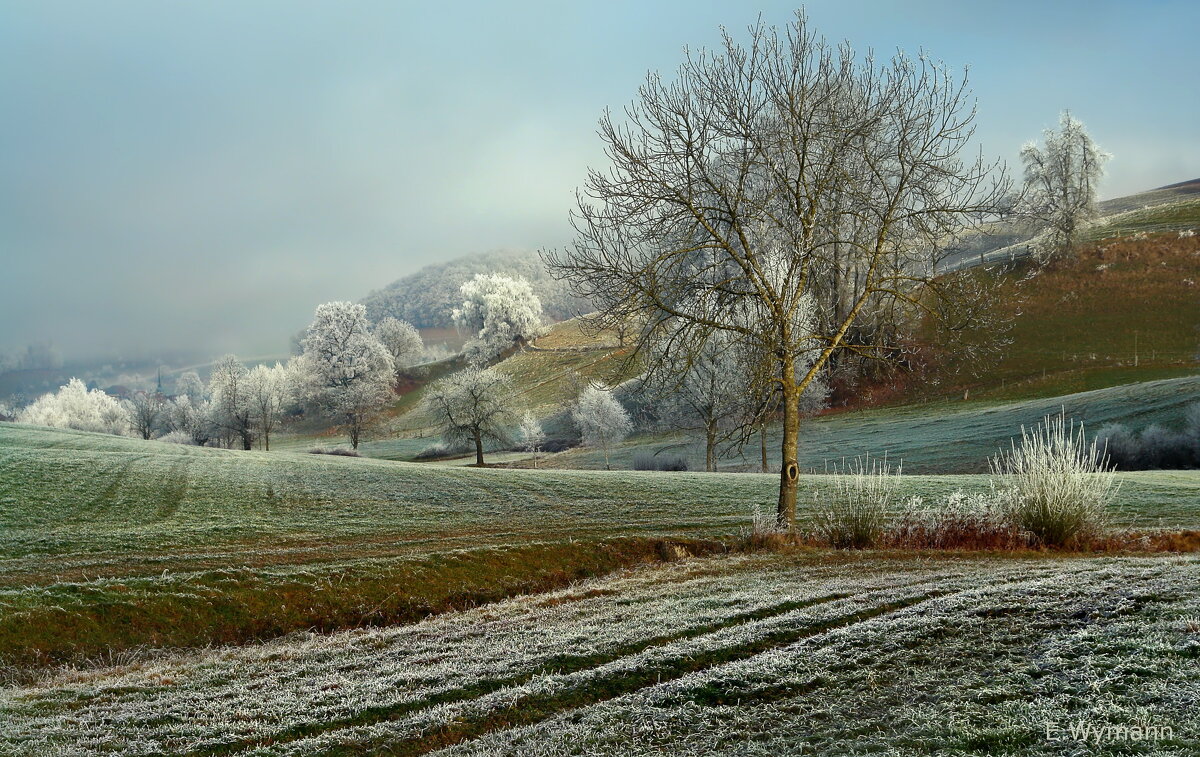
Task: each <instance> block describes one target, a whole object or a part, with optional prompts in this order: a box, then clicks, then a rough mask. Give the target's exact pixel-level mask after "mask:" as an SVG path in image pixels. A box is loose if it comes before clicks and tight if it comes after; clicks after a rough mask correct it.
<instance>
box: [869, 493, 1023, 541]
mask: <svg viewBox="0 0 1200 757" xmlns="http://www.w3.org/2000/svg"><path fill="white" fill-rule="evenodd" d="M1002 501H1003V500H1002V499H1001V498H998V497H996V496H993V495H991V494H988V493H985V492H976V493H971V494H967V493H965V492H963V491H962V490H961V489H959V490H956V491H954V492H952V493H950V494H949V495H948V496H946V497H945V498H943V499H940V500H937V501H935V502H926V501H925V499H924V498H922V497H912V498H911V499H909V500H908V501H907V502H906V503H905V505H904V509H903V510H902V511H901V513H900V515H899V516H898V517H897V518H896V520H895V521H894V522H893V523H892V525H891V527H890V528H889V529H888V531H887V534H886V536H885V537H884V542H885V543H886V544H887V546H889V547H899V548H902V549H1013V548H1016V547H1021V546H1024V535H1023V534H1022V532H1021V530H1020V529H1019V528H1017V527H1015V526H1014V525H1013V523H1012V521H1011V520H1010V519H1009V517H1008V513H1007V511H1006V509H1005V508H1004V507H1002V506H1001V503H1002Z"/></svg>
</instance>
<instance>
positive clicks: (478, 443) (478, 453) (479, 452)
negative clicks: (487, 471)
mask: <svg viewBox="0 0 1200 757" xmlns="http://www.w3.org/2000/svg"><path fill="white" fill-rule="evenodd" d="M475 464H476V465H478V466H479V467H480V468H482V467H483V436H482V435H480V434H478V433H476V434H475Z"/></svg>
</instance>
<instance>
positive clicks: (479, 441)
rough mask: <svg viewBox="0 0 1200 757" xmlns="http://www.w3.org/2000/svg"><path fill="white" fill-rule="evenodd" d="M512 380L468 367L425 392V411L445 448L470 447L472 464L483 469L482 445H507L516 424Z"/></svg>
mask: <svg viewBox="0 0 1200 757" xmlns="http://www.w3.org/2000/svg"><path fill="white" fill-rule="evenodd" d="M512 396H513V385H512V379H510V378H509V377H508V376H506V375H504V374H503V373H500V372H499V371H497V370H495V369H493V368H480V367H478V366H471V367H468V368H465V369H464V370H461V371H459V372H458V373H454V374H451V375H450V376H447V377H446V378H444V379H441V380H440V381H437V382H435V383H433V384H431V385H430V386H429V388H428V389H426V391H425V407H426V410H427V412H428V413H429V414H430V415H432V416H433V418H434V422H435V423H436V424H437V426H438V428H439V429H440V430H441V433H442V438H443V439H445V440H446V442H447V443H448V444H451V445H456V444H464V443H469V444H473V445H474V447H475V464H476V465H479V466H482V465H483V444H484V442H486V441H496V442H500V443H508V440H509V437H508V429H509V428H510V427H511V426H513V425H515V424H516V422H517V416H516V410H515V405H514V403H513V399H512Z"/></svg>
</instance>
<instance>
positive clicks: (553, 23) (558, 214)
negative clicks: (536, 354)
mask: <svg viewBox="0 0 1200 757" xmlns="http://www.w3.org/2000/svg"><path fill="white" fill-rule="evenodd" d="M494 5H495V6H497V7H493V4H490V3H489V4H482V3H481V4H458V5H454V6H440V7H438V8H434V7H433V4H430V3H422V4H397V3H377V4H373V3H366V2H355V3H335V2H327V3H297V2H287V3H263V2H257V3H213V2H205V3H201V2H195V3H170V4H167V3H158V2H138V3H132V2H110V3H84V2H80V3H57V2H45V3H43V2H27V3H3V4H0V103H3V109H4V115H3V118H0V255H2V257H3V266H2V269H0V270H2V273H0V276H2V277H3V278H2V282H3V289H2V294H0V349H14V348H16V347H18V346H19V345H21V344H24V343H25V342H27V341H30V340H37V339H42V340H53V341H54V342H55V343H56V344H58V345H59V346H60V347H61V348H62V349H63V351H64V352H65V353H66V354H67V356H68V358H70V357H71V356H72V355H78V354H80V353H91V352H100V351H107V350H120V351H124V352H126V353H128V352H131V351H138V350H144V351H147V352H151V353H152V352H153V351H154V350H156V349H158V348H160V347H163V346H171V347H182V348H188V347H194V348H196V349H198V350H205V351H209V352H213V353H216V352H219V351H223V350H236V351H238V352H240V353H243V354H245V355H253V354H257V353H268V352H270V353H278V352H281V351H282V350H284V349H285V348H286V344H287V338H288V335H290V334H291V333H292V332H293V331H294V330H295V329H296V328H298V327H300V326H302V325H303V324H304V323H306V322H307V320H308V317H309V315H310V313H311V311H312V308H313V307H314V306H315V305H316V304H317V303H319V302H322V301H325V300H330V299H337V298H343V299H357V298H359V297H361V296H363V295H364V294H366V292H367V291H368V290H369V289H372V288H375V287H379V286H382V285H383V284H385V283H387V282H388V281H390V280H392V279H394V278H396V277H397V276H399V275H402V274H404V273H407V272H411V271H412V270H415V269H416V268H418V267H420V266H422V265H424V264H426V263H429V262H434V261H440V260H444V259H446V258H449V257H454V256H458V255H461V254H464V253H469V252H473V251H483V250H488V249H494V248H536V247H542V246H549V245H558V244H561V243H563V242H564V241H566V240H567V238H568V227H567V224H566V214H567V211H568V209H569V208H570V206H571V203H572V199H573V192H574V188H575V187H576V186H577V185H578V184H579V183H580V182H581V181H582V180H583V178H584V173H585V170H586V167H587V166H588V165H602V158H603V156H602V153H601V150H600V145H599V143H598V140H597V138H596V137H595V134H594V127H595V121H596V118H597V116H598V115H599V113H600V111H601V110H602V109H603V108H604V107H606V106H610V107H614V108H619V107H621V106H622V105H623V104H624V103H625V102H626V101H628V100H629V98H630V97H631V96H632V95H633V93H634V90H635V89H636V87H637V85H638V83H639V81H640V79H641V78H642V76H643V75H644V72H645V71H646V70H647V69H650V68H655V69H663V70H668V69H670V68H672V67H674V65H675V64H676V63H677V62H678V60H679V57H680V50H681V47H682V46H683V45H684V44H692V45H693V46H700V45H704V44H712V43H713V41H714V40H715V38H716V27H717V26H718V24H721V23H725V24H727V25H729V26H730V27H731V28H733V29H740V28H742V27H744V26H745V25H746V24H748V23H750V22H751V21H752V20H753V18H754V15H755V12H756V11H753V10H748V9H744V8H739V7H738V4H736V3H728V2H722V3H710V4H703V3H700V4H698V3H695V2H678V3H661V4H654V7H653V8H649V9H648V8H647V4H645V3H604V4H598V3H597V4H593V5H590V6H584V5H582V4H576V3H532V4H521V5H512V6H511V7H503V8H501V7H499V6H502V5H503V6H508V5H509V4H494ZM767 5H768V8H767V10H766V11H765V18H766V20H768V21H770V22H779V23H784V22H786V21H787V20H788V16H789V8H790V5H789V4H787V3H769V4H767ZM856 5H857V6H859V7H857V8H855V7H852V6H856ZM1037 7H1038V6H1036V5H1033V4H1030V5H1028V6H1023V5H1021V4H1014V3H998V4H996V5H995V6H994V7H988V8H983V9H982V10H977V9H976V4H974V3H972V4H957V5H954V4H945V5H944V7H943V4H940V3H908V4H904V10H903V11H901V10H900V9H899V8H898V7H895V6H894V4H891V3H861V4H856V3H817V4H811V3H810V4H809V11H810V15H811V16H812V19H813V22H814V23H815V24H816V25H817V27H818V28H819V29H820V30H821V31H822V32H823V33H825V34H827V35H829V36H831V37H837V38H840V37H848V38H850V39H851V40H852V41H853V42H855V43H856V45H859V46H861V47H866V46H868V45H873V46H875V47H877V48H878V49H879V50H880V51H881V52H890V50H891V49H892V48H894V47H895V46H902V47H905V48H906V49H909V50H915V49H917V48H919V47H922V46H924V47H927V48H929V49H930V50H931V51H932V52H934V53H935V54H936V55H937V56H939V57H941V58H944V59H945V60H947V61H948V62H950V63H952V64H955V65H958V64H966V63H971V64H972V80H973V82H974V85H975V91H976V94H977V96H978V97H979V99H980V106H981V107H980V111H981V114H980V118H981V130H980V141H981V143H982V144H983V146H984V147H985V148H986V149H987V150H988V151H989V152H990V153H994V154H1003V155H1008V156H1015V151H1016V149H1017V147H1018V146H1019V145H1020V143H1021V142H1022V141H1024V140H1025V139H1028V138H1031V137H1034V136H1036V134H1037V132H1038V130H1039V129H1040V128H1042V127H1043V126H1048V125H1051V124H1053V123H1054V121H1055V119H1056V115H1057V111H1058V110H1059V109H1060V108H1061V107H1064V106H1070V107H1071V108H1072V109H1073V111H1075V112H1076V113H1077V115H1079V117H1080V118H1082V119H1083V121H1084V122H1085V123H1086V124H1087V125H1088V127H1089V128H1090V129H1091V131H1092V133H1093V134H1094V135H1095V136H1096V138H1097V140H1098V141H1099V142H1100V143H1101V144H1102V145H1103V146H1105V147H1106V148H1107V149H1109V150H1111V151H1112V152H1113V153H1115V154H1116V158H1115V159H1114V161H1113V162H1112V164H1111V170H1110V178H1109V180H1108V182H1107V183H1106V185H1105V188H1104V189H1105V194H1108V195H1113V194H1124V193H1127V192H1129V191H1135V190H1137V189H1143V188H1147V187H1149V186H1152V185H1157V184H1162V183H1167V182H1173V181H1178V180H1183V179H1188V178H1193V177H1195V176H1197V175H1200V156H1198V154H1197V148H1196V145H1195V142H1194V133H1195V129H1194V124H1195V123H1196V117H1197V115H1198V114H1197V112H1196V111H1197V108H1198V106H1197V102H1196V101H1197V98H1196V92H1195V87H1194V85H1193V84H1192V77H1191V64H1190V62H1189V61H1187V60H1186V59H1185V57H1186V55H1187V50H1188V49H1189V47H1190V44H1191V40H1190V39H1188V36H1187V35H1189V34H1190V33H1191V32H1190V31H1189V30H1192V29H1194V28H1195V25H1196V24H1195V22H1196V21H1197V20H1200V18H1198V16H1200V14H1197V12H1196V11H1195V10H1193V8H1192V6H1191V4H1187V3H1181V4H1179V5H1178V6H1172V5H1171V4H1159V5H1155V6H1154V9H1153V10H1151V11H1143V10H1139V9H1136V8H1133V7H1129V8H1125V7H1122V6H1118V5H1112V6H1105V5H1103V4H1099V5H1097V4H1094V3H1087V4H1080V5H1078V6H1074V7H1070V8H1063V9H1058V10H1051V11H1044V10H1037V11H1035V10H1034V8H1037ZM964 8H966V9H970V10H971V11H974V15H972V13H970V12H968V10H965V9H964ZM1078 18H1083V19H1085V21H1084V23H1083V25H1082V28H1080V29H1079V30H1078V31H1077V32H1075V33H1072V34H1066V35H1064V34H1063V33H1062V32H1061V29H1060V28H1058V27H1057V26H1056V22H1057V21H1059V20H1062V21H1071V20H1072V19H1076V20H1077V19H1078ZM1076 23H1077V21H1076ZM1064 40H1066V41H1065V42H1064Z"/></svg>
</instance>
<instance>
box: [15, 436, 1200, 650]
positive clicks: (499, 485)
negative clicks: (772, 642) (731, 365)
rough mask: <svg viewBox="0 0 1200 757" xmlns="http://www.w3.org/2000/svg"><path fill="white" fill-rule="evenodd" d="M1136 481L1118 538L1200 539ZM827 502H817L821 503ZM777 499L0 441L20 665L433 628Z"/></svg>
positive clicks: (1196, 515)
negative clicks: (407, 624)
mask: <svg viewBox="0 0 1200 757" xmlns="http://www.w3.org/2000/svg"><path fill="white" fill-rule="evenodd" d="M1123 478H1124V480H1125V483H1124V485H1123V488H1122V493H1121V498H1120V502H1119V504H1118V506H1117V507H1116V508H1115V512H1114V515H1115V519H1116V521H1117V522H1118V523H1120V524H1124V525H1130V526H1137V527H1140V528H1150V527H1158V526H1164V527H1197V526H1200V474H1197V473H1191V472H1145V473H1133V474H1127V475H1125V476H1124V477H1123ZM828 485H829V479H828V478H827V477H813V478H811V479H806V480H805V484H804V486H805V490H806V492H808V491H810V490H811V491H813V492H816V494H815V495H814V496H820V491H822V489H823V488H824V487H826V486H828ZM776 486H777V481H776V479H775V478H774V477H772V476H766V475H756V474H734V473H724V474H704V473H691V474H664V473H653V472H644V473H639V472H631V471H623V472H612V473H605V472H592V471H582V470H556V471H546V470H540V471H531V470H509V469H482V470H480V469H464V468H456V467H452V466H436V465H424V464H409V463H394V462H389V461H381V460H372V459H365V458H363V459H356V458H343V457H330V456H324V455H308V454H298V453H289V452H271V453H260V452H238V451H229V450H213V449H198V448H193V447H181V446H176V445H169V444H162V443H159V442H145V441H141V440H135V439H125V438H118V437H110V436H101V435H95V434H86V433H80V432H70V431H53V430H47V429H38V428H32V427H24V426H18V425H12V424H2V425H0V658H4V659H6V660H9V661H13V662H15V661H20V662H21V663H22V664H33V663H39V662H47V661H50V662H52V661H54V660H60V659H75V658H87V657H89V656H93V655H96V654H99V653H100V652H102V651H104V650H108V651H110V652H111V651H113V650H119V649H135V648H137V647H139V646H141V645H152V646H196V645H204V644H207V643H210V642H214V641H215V642H221V643H231V642H240V641H247V640H253V639H262V638H269V637H274V636H278V635H280V634H283V633H287V632H289V631H294V630H299V629H304V628H311V627H318V628H325V629H330V630H332V629H336V628H340V627H354V626H359V625H380V624H386V623H388V622H394V621H398V620H408V619H412V618H416V617H423V615H424V614H427V613H428V612H433V611H441V610H444V609H447V608H450V607H454V606H461V605H462V604H464V603H468V604H469V603H472V602H479V601H491V600H493V599H497V598H500V597H503V596H507V595H509V594H513V593H521V592H523V591H530V590H534V589H544V588H546V587H549V586H553V585H558V584H562V583H564V582H567V581H570V580H573V579H575V578H580V577H586V576H588V575H599V574H602V573H604V572H606V571H608V570H612V569H615V568H618V567H623V566H626V565H631V564H636V563H639V562H645V561H653V560H655V559H658V557H659V556H660V554H661V551H662V550H663V549H664V544H666V543H667V542H675V541H680V540H683V541H685V542H687V545H685V546H686V548H688V549H690V550H691V551H704V550H706V549H709V548H710V547H708V546H706V545H708V544H710V543H711V542H713V541H714V540H716V541H724V542H726V543H728V542H729V541H731V540H734V539H736V538H737V537H738V536H739V535H740V534H741V533H743V532H744V530H745V529H746V528H748V526H749V525H750V522H751V518H752V512H753V510H754V508H756V507H763V508H769V507H771V506H772V503H773V502H774V498H775V491H776ZM987 486H988V482H987V479H986V477H983V476H970V475H962V476H908V477H906V478H905V479H904V483H903V489H904V493H905V494H906V495H911V494H921V495H923V496H925V497H937V496H941V495H944V494H946V493H948V492H950V491H953V490H954V489H957V488H963V489H968V490H971V489H979V488H984V487H987ZM806 496H808V495H807V494H806ZM807 507H808V505H806V504H804V503H802V505H801V517H802V518H804V517H806V515H805V513H806V512H807ZM184 619H186V621H187V622H182V621H183V620H184Z"/></svg>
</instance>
